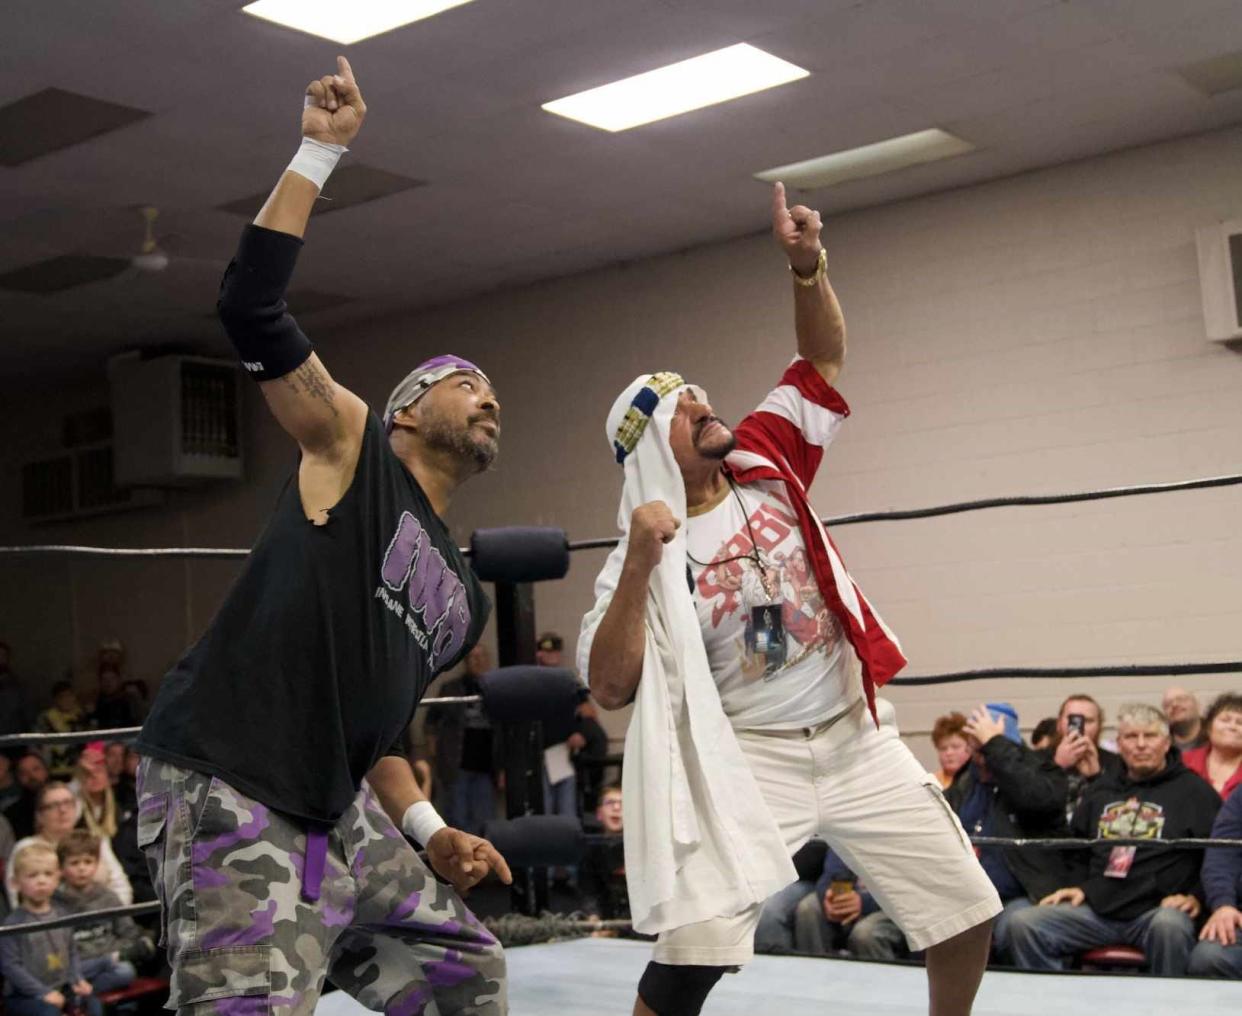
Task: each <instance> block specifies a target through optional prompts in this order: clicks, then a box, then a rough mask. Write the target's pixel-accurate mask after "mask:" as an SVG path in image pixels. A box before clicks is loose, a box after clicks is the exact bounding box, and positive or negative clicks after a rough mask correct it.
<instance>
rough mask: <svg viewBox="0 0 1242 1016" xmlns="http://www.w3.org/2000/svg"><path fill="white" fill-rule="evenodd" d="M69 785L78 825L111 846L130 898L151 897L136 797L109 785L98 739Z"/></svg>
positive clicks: (88, 748)
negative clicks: (139, 828) (139, 840)
mask: <svg viewBox="0 0 1242 1016" xmlns="http://www.w3.org/2000/svg"><path fill="white" fill-rule="evenodd" d="M70 789H72V790H73V792H74V794H75V795H76V796H77V798H78V804H79V806H80V809H79V810H80V816H81V817H80V819H79V821H78V825H79V826H81V827H83V828H85V829H87V830H89V831H90V832H92V833H94V834H95V835H96V836H98V837H99V838H100V839H101V840H102V841H103V842H105V843H107V844H109V845H110V846H111V848H112V853H113V854H114V855H115V856H116V859H117V861H118V862H119V863H120V865H121V870H122V871H123V872H125V877H126V878H127V879H128V880H129V884H130V887H131V889H132V890H133V896H134V899H136V900H139V901H142V900H150V899H154V898H155V893H154V891H153V890H152V888H151V874H150V870H149V868H148V866H147V860H146V857H145V856H144V855H143V852H142V850H141V849H140V848H139V847H138V801H137V798H136V797H135V796H134V795H133V794H132V792H128V793H127V792H126V788H125V787H124V786H122V790H121V793H120V794H119V795H118V794H117V793H116V792H115V791H114V790H113V789H112V784H111V781H110V780H109V778H108V767H107V762H106V758H105V749H104V745H103V742H102V741H92V742H91V743H90V744H88V745H86V747H85V748H83V750H82V754H81V756H79V758H78V765H77V768H76V770H75V776H74V781H73V783H72V784H70ZM88 979H89V975H88Z"/></svg>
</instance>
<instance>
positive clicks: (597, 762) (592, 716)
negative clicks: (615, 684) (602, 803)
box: [566, 688, 608, 815]
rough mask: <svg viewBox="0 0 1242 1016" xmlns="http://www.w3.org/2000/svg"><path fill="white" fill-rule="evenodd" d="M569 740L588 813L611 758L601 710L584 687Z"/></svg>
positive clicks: (596, 799)
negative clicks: (607, 762)
mask: <svg viewBox="0 0 1242 1016" xmlns="http://www.w3.org/2000/svg"><path fill="white" fill-rule="evenodd" d="M566 743H567V744H568V745H569V751H570V754H571V755H573V759H574V768H575V769H576V771H577V776H578V779H579V782H580V785H581V787H582V811H583V814H584V815H587V814H590V813H591V812H592V811H594V810H595V808H596V807H597V806H598V804H599V795H600V784H601V783H603V782H604V766H603V762H604V759H605V758H607V757H608V732H607V731H606V730H604V728H603V727H602V726H600V722H599V710H597V709H596V708H595V703H594V702H592V701H591V696H590V693H589V692H588V691H587V690H586V689H585V688H583V689H582V701H581V702H579V703H578V709H577V712H576V714H575V722H574V732H573V733H572V734H570V735H569V740H568V741H567V742H566Z"/></svg>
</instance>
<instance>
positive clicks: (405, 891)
mask: <svg viewBox="0 0 1242 1016" xmlns="http://www.w3.org/2000/svg"><path fill="white" fill-rule="evenodd" d="M138 786H139V802H138V842H139V845H140V846H141V847H142V849H143V851H144V852H145V854H146V857H147V863H148V865H149V867H150V868H151V872H152V881H153V883H154V885H155V887H156V892H157V894H158V895H159V898H160V902H161V904H162V905H163V918H164V944H166V946H167V949H168V960H169V963H170V964H171V966H172V990H171V994H170V997H169V1001H168V1008H170V1009H172V1008H176V1009H178V1010H179V1011H180V1012H182V1013H186V1014H193V1016H269V1014H274V1016H304V1014H305V1016H309V1014H311V1013H313V1012H314V1009H315V1004H316V1002H317V1001H318V1000H319V995H320V992H321V991H322V989H323V982H324V978H325V976H326V977H330V978H331V979H332V982H333V983H334V984H336V985H337V986H338V987H340V988H342V989H344V990H345V991H348V992H349V993H350V994H351V995H353V996H354V998H356V999H357V1000H358V1001H359V1002H360V1003H362V1005H364V1006H366V1007H367V1008H368V1009H372V1010H376V1011H382V1012H385V1013H391V1014H394V1016H420V1014H425V1016H449V1014H451V1013H479V1014H484V1016H504V1014H505V1013H506V1012H507V1009H508V1006H507V1003H506V998H505V960H504V956H503V955H502V953H501V949H500V945H499V944H498V943H497V942H496V940H495V939H494V938H493V937H492V935H491V934H490V933H489V932H488V931H487V930H486V929H485V928H484V927H483V926H482V925H481V924H480V923H479V922H478V920H477V919H476V918H475V917H474V915H473V914H471V913H470V911H469V910H467V909H466V907H465V904H463V903H462V901H461V899H460V897H458V895H457V894H456V892H454V891H453V889H452V888H450V887H448V886H445V885H442V884H441V883H439V882H437V881H436V879H435V878H434V876H433V875H432V874H431V873H430V872H429V871H428V870H427V868H426V867H425V866H424V865H423V863H422V862H421V861H420V860H419V858H418V855H417V854H416V853H415V852H414V850H413V848H411V847H410V845H409V844H408V843H407V842H406V841H405V839H404V837H402V835H401V834H400V833H399V832H398V831H397V830H396V828H395V827H394V826H393V824H392V822H391V820H390V819H389V818H388V816H387V815H386V814H385V813H384V811H383V810H382V809H381V808H380V806H379V804H378V802H377V801H376V800H375V797H374V795H373V794H372V793H371V791H370V789H369V788H368V787H366V786H365V785H364V786H363V789H362V790H361V791H360V792H359V794H358V796H357V797H356V798H355V800H354V803H353V805H351V807H350V809H349V810H348V811H347V812H346V813H345V814H344V815H343V816H341V818H340V820H339V821H338V822H337V823H336V825H335V826H334V827H333V828H332V830H331V832H330V833H329V835H328V854H327V859H326V864H325V867H324V873H323V881H322V883H321V892H320V895H319V899H318V900H316V901H313V902H312V901H309V900H308V899H306V898H305V896H304V894H303V893H302V882H303V869H304V867H305V859H306V840H307V837H306V830H305V827H304V826H302V825H301V824H300V823H298V822H297V821H296V820H293V819H290V818H288V817H287V816H285V815H282V814H280V813H279V812H275V811H272V810H271V809H270V808H268V807H267V806H266V805H263V804H260V803H258V802H257V801H254V800H252V799H251V798H248V797H246V796H245V795H243V794H241V793H240V792H239V791H237V790H235V789H234V788H232V787H231V786H229V785H228V784H227V783H225V782H224V781H223V780H221V779H219V778H217V777H209V776H206V775H204V774H202V773H198V772H191V771H188V770H185V769H180V768H178V767H177V766H173V765H170V764H168V763H165V762H160V761H158V760H156V759H144V760H143V763H142V768H141V769H140V771H139V774H138Z"/></svg>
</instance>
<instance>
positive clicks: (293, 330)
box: [137, 57, 510, 1016]
mask: <svg viewBox="0 0 1242 1016" xmlns="http://www.w3.org/2000/svg"><path fill="white" fill-rule="evenodd" d="M337 63H338V71H337V73H336V74H334V75H326V76H324V77H323V78H320V79H318V80H316V81H313V82H311V84H310V85H309V86H308V88H307V92H306V94H307V98H306V100H305V106H304V109H303V112H302V134H303V142H302V147H301V149H300V150H299V152H298V154H297V155H296V156H295V158H294V160H293V162H292V163H290V165H289V168H288V169H287V170H286V171H285V173H284V174H283V175H282V176H281V178H280V180H279V182H278V183H277V185H276V188H275V190H273V191H272V194H271V196H270V197H269V198H268V200H267V202H266V203H265V204H264V206H263V208H262V209H261V210H260V212H259V214H258V216H257V217H256V219H255V221H254V224H253V225H251V226H249V227H247V229H246V231H245V233H244V234H243V236H242V241H241V244H240V246H239V248H238V252H237V256H236V257H235V258H234V260H233V262H232V263H231V264H230V265H229V268H228V271H227V272H226V273H225V277H224V280H223V282H222V284H221V289H220V301H219V304H218V308H219V311H220V317H221V320H222V321H223V323H224V326H225V330H226V331H227V332H228V334H229V338H230V339H231V340H232V341H233V344H234V345H235V346H236V347H237V350H238V352H239V354H240V356H241V360H242V363H243V365H244V366H245V368H246V370H247V371H248V372H249V373H250V374H252V375H253V376H254V377H255V379H256V380H257V381H259V382H260V390H261V391H262V394H263V396H264V398H265V399H266V401H267V403H268V406H269V408H270V409H271V410H272V412H273V414H274V415H275V417H276V419H277V421H278V422H279V423H280V425H281V426H282V427H283V428H284V429H285V430H286V431H287V432H288V433H289V435H290V436H291V437H293V438H294V440H295V441H296V442H297V444H298V446H299V449H300V451H301V457H300V462H299V465H298V469H297V472H296V474H295V476H294V477H292V478H291V479H290V481H289V483H288V484H287V485H286V487H285V489H284V490H283V491H282V493H281V495H280V498H279V500H278V502H277V505H276V510H275V512H274V514H273V516H272V518H271V520H270V522H269V523H268V525H267V527H266V528H265V529H264V531H263V533H262V534H261V536H260V537H259V539H258V542H257V543H256V544H255V546H254V549H253V550H252V552H251V554H250V557H249V559H248V560H247V563H246V566H245V568H244V570H243V571H242V574H241V575H240V576H239V577H238V579H237V581H236V582H235V584H234V585H233V587H232V589H230V591H229V593H228V596H227V597H226V598H225V601H224V603H223V604H222V605H221V607H220V610H219V612H218V613H217V615H216V617H215V618H214V619H213V621H212V623H211V625H210V627H209V628H208V629H207V631H206V632H205V633H204V635H203V637H202V638H201V639H199V641H198V642H197V643H195V644H194V645H193V646H192V647H190V649H188V650H187V651H186V653H185V654H184V655H183V656H182V658H181V659H180V660H179V661H178V662H177V663H176V664H175V665H174V667H173V668H172V670H171V671H170V672H169V673H168V675H167V676H166V677H165V678H164V681H163V683H162V685H161V687H160V690H159V694H158V696H157V698H156V701H155V702H154V703H153V705H152V709H151V713H150V715H149V716H148V718H147V721H146V723H145V725H144V727H143V730H142V734H141V736H140V738H139V740H138V742H137V748H138V750H139V751H140V752H141V753H142V755H143V757H144V760H143V763H142V767H141V769H140V771H139V778H138V784H139V800H138V830H137V840H138V845H139V847H140V848H141V849H142V850H143V851H144V852H145V853H146V856H147V861H148V864H149V865H150V867H151V870H152V873H153V881H154V883H155V888H156V891H157V893H158V895H159V897H160V899H161V901H162V903H163V905H164V912H165V913H164V917H165V938H166V942H167V947H168V957H169V962H170V964H171V966H172V989H171V993H170V998H169V1002H168V1005H169V1007H170V1008H179V1009H182V1010H183V1011H190V1010H199V1009H201V1010H203V1011H207V1010H208V1009H211V1010H212V1011H218V1012H224V1011H226V1010H230V1011H232V1010H237V1011H240V1010H243V1009H244V1010H246V1011H251V1010H254V1011H260V1010H262V1011H264V1012H268V1011H277V1010H278V1011H280V1012H282V1013H288V1014H289V1016H302V1014H308V1016H309V1014H310V1013H312V1012H313V1011H314V1008H315V1003H316V1001H317V999H318V997H319V992H320V990H321V987H322V985H323V982H324V978H325V975H327V976H328V977H330V978H331V980H332V981H333V982H334V983H335V984H336V985H337V986H339V987H341V988H343V989H345V990H346V991H348V992H349V993H350V994H351V995H353V996H354V997H355V998H356V999H358V1001H359V1002H360V1003H362V1005H363V1006H364V1007H366V1008H368V1009H372V1010H377V1011H384V1012H402V1013H409V1014H412V1016H413V1014H418V1013H423V1012H426V1011H428V1010H430V1011H437V1012H444V1013H448V1012H471V1013H480V1014H486V1016H502V1014H504V1013H505V1012H506V1011H507V1002H506V985H505V964H504V956H503V955H502V953H501V950H500V946H499V944H498V943H497V942H496V940H495V938H494V937H493V936H492V935H491V934H490V933H489V932H488V931H487V930H486V929H485V928H483V926H482V925H481V924H480V923H479V922H478V921H477V920H476V919H475V918H474V916H473V915H472V914H471V913H470V912H469V911H468V910H467V909H466V907H465V906H464V904H463V903H462V901H461V898H460V896H459V895H458V892H457V891H454V889H453V888H450V887H449V886H447V885H445V884H443V883H441V882H439V881H437V880H436V879H435V877H434V876H433V874H432V871H430V870H428V868H427V867H426V866H424V864H423V863H422V862H421V861H420V860H419V858H418V855H417V854H416V853H415V852H414V850H413V848H412V847H411V846H410V844H409V843H408V842H407V841H406V839H405V838H404V837H403V836H402V835H401V830H403V831H404V832H405V833H406V834H407V835H408V836H410V838H412V839H414V840H416V841H417V842H419V843H421V844H422V845H423V846H424V847H425V848H426V851H427V856H428V860H429V862H430V865H431V868H432V869H434V871H435V872H436V873H438V874H439V875H441V876H442V877H443V878H445V879H447V880H448V881H449V882H451V883H452V885H453V886H455V887H456V889H457V890H459V891H460V890H464V889H467V888H469V887H470V886H472V885H474V884H475V883H477V882H478V881H479V880H480V879H481V878H483V877H484V876H485V875H487V874H488V873H489V872H490V871H496V872H497V873H498V874H499V875H500V877H501V878H502V879H504V880H505V881H509V878H510V876H509V872H508V868H507V866H506V865H505V863H504V860H503V858H501V857H500V855H499V854H498V853H497V852H496V851H495V849H494V848H493V847H492V846H491V844H489V843H487V842H486V841H485V840H482V839H480V838H478V837H477V836H472V835H469V834H468V833H466V832H462V831H460V830H457V829H453V828H450V827H448V826H446V825H445V823H444V821H443V820H442V819H440V817H439V816H438V815H437V814H436V812H435V809H434V808H433V807H432V805H431V804H430V802H428V801H427V800H426V799H425V798H424V796H423V794H422V793H421V791H420V790H419V787H418V784H417V783H416V781H415V778H414V774H413V772H412V770H411V768H410V765H409V762H408V753H407V751H406V744H405V731H406V729H407V728H408V726H409V723H410V721H411V719H412V717H413V713H414V709H415V708H416V706H417V704H418V701H419V699H420V698H421V697H422V695H423V693H424V692H425V691H426V688H427V685H428V684H430V682H431V681H432V679H433V678H434V677H435V676H436V674H438V673H439V672H441V671H443V670H446V669H448V668H450V667H452V666H453V665H455V664H456V663H457V661H458V660H460V659H461V658H462V657H463V656H464V655H465V653H466V652H468V651H469V649H470V648H471V646H472V645H473V644H474V643H475V642H476V641H477V640H478V637H479V634H480V632H481V631H482V629H483V627H484V625H485V623H486V620H487V615H488V610H489V604H488V602H487V598H486V597H485V596H484V594H483V591H482V588H481V587H480V585H479V583H478V581H477V579H476V578H475V577H474V575H473V573H472V572H471V570H470V568H469V565H468V564H467V563H466V561H465V560H464V558H463V557H462V555H461V553H460V552H459V551H458V549H457V546H456V543H455V541H454V540H453V539H452V537H451V534H450V533H449V531H448V530H447V528H446V527H445V526H444V523H443V522H442V521H441V518H440V516H441V515H442V514H443V513H444V512H445V510H446V509H447V508H448V505H449V501H450V499H451V497H452V495H453V492H454V491H455V490H456V489H457V487H459V486H460V485H461V484H462V483H464V482H465V481H466V480H468V479H469V478H470V477H472V476H474V475H475V474H477V473H479V472H481V471H482V470H484V469H486V468H487V467H488V466H489V465H490V463H491V462H492V460H493V459H494V458H495V455H496V452H497V447H498V444H497V443H498V439H499V435H500V406H499V401H498V399H497V397H496V393H495V391H494V390H493V388H492V385H491V382H490V381H489V380H488V379H487V377H486V375H484V373H483V372H482V371H481V370H480V369H479V368H478V367H476V366H475V365H474V364H472V363H470V362H469V361H466V360H463V359H461V358H459V357H454V356H439V357H435V358H433V359H431V360H427V361H425V362H424V363H422V364H420V365H419V366H418V367H416V368H415V369H414V370H413V371H412V372H411V373H410V374H409V375H407V376H406V378H405V379H404V380H403V381H402V382H401V383H400V384H398V385H397V387H396V389H395V390H394V391H393V393H392V395H391V396H390V398H389V400H388V405H387V408H386V410H385V413H384V418H383V421H382V422H381V420H380V418H379V417H377V416H376V415H375V414H374V413H372V412H371V411H370V410H369V409H368V407H367V405H366V403H364V402H363V401H362V399H360V398H358V396H356V395H354V394H353V393H351V392H349V391H347V390H346V389H345V388H343V387H341V386H340V385H338V384H337V383H336V382H335V381H334V380H333V378H332V377H331V376H330V375H329V374H328V371H327V369H326V368H325V367H324V365H323V363H322V362H321V361H320V359H319V357H318V356H316V355H315V353H314V352H313V350H312V347H311V345H310V342H309V341H308V340H307V338H306V336H305V335H303V334H302V332H301V331H300V330H299V328H298V326H297V324H296V322H295V321H294V320H293V318H292V317H291V316H290V315H289V314H288V312H287V310H286V306H285V302H284V294H285V290H286V288H287V287H288V284H289V281H290V279H291V277H292V274H293V269H294V265H295V262H296V259H297V255H298V252H299V250H300V248H301V245H302V241H301V236H302V234H303V233H304V232H305V229H306V225H307V221H308V218H309V216H310V213H311V209H312V207H313V206H314V204H315V201H316V199H317V198H318V196H319V191H320V188H321V187H322V186H323V183H324V181H325V180H326V179H327V176H328V174H329V173H330V172H331V169H332V168H333V166H334V165H335V163H336V161H337V160H338V159H339V158H340V156H341V154H343V153H344V152H345V151H346V149H345V147H344V146H345V145H346V144H348V143H349V142H351V141H352V140H353V138H354V136H355V135H356V134H357V133H358V129H359V127H360V126H361V124H362V120H363V117H364V116H365V114H366V105H365V103H364V102H363V100H362V95H361V93H360V91H359V89H358V85H357V83H356V82H355V80H354V77H353V72H352V70H351V69H350V67H349V63H348V62H347V61H346V60H345V59H344V58H343V57H339V58H338V61H337ZM239 108H242V109H244V108H245V106H244V104H242V105H240V106H239ZM330 256H331V257H332V258H334V259H337V258H341V257H343V256H344V255H343V253H342V252H340V251H333V252H330Z"/></svg>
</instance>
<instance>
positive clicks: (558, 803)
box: [535, 631, 585, 816]
mask: <svg viewBox="0 0 1242 1016" xmlns="http://www.w3.org/2000/svg"><path fill="white" fill-rule="evenodd" d="M564 647H565V640H564V639H562V638H561V637H560V635H558V634H557V633H556V632H554V631H546V632H544V633H543V634H542V635H540V636H539V640H538V642H536V643H535V662H536V663H537V664H539V666H541V667H560V666H563V665H564V663H563V661H562V658H561V653H562V650H563V649H564ZM574 733H576V731H570V732H569V733H568V734H567V735H566V736H565V737H563V738H557V735H555V734H549V731H548V730H547V728H546V727H545V729H544V734H545V736H546V737H547V745H546V748H545V749H544V767H543V809H544V812H545V813H546V814H548V815H571V816H577V814H578V780H577V778H576V774H575V772H574V770H573V767H572V766H570V765H567V764H566V763H567V762H568V761H569V756H572V754H573V751H574V745H575V744H577V745H579V747H582V746H585V739H584V738H583V737H582V736H581V735H580V736H578V737H574Z"/></svg>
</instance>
